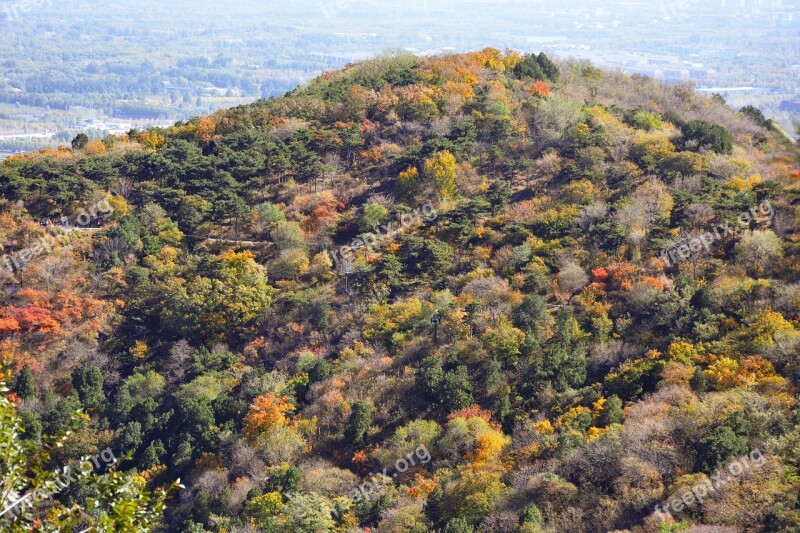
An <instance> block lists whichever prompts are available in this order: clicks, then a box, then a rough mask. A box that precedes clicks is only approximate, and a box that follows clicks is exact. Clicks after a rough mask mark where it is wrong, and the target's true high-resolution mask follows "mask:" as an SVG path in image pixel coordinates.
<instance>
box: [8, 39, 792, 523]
mask: <svg viewBox="0 0 800 533" xmlns="http://www.w3.org/2000/svg"><path fill="white" fill-rule="evenodd" d="M798 178H800V173H799V172H798V165H797V147H795V146H792V145H791V143H790V142H789V141H787V140H786V139H785V137H783V136H782V135H781V134H780V133H779V132H777V131H776V128H775V127H774V126H773V125H772V124H771V123H769V122H767V121H766V120H764V118H763V116H762V115H760V113H759V112H758V111H757V110H755V109H745V110H743V111H742V112H738V113H737V112H734V111H733V110H731V109H729V108H728V107H727V106H725V104H724V102H723V101H721V99H719V98H716V99H706V98H703V97H700V96H697V95H696V94H695V93H694V91H693V88H692V87H691V86H669V87H666V86H660V85H658V84H656V83H655V82H653V81H652V80H649V79H646V78H642V77H627V76H623V75H621V74H617V73H608V72H603V71H601V70H598V69H596V68H594V67H592V66H591V65H589V64H586V63H580V62H567V63H561V64H558V65H556V64H554V63H553V62H552V61H550V60H549V59H548V58H547V57H546V56H545V55H543V54H542V55H539V56H535V55H531V56H521V55H519V54H516V53H513V52H507V53H501V52H499V51H497V50H492V49H487V50H484V51H482V52H476V53H471V54H464V55H454V56H444V57H427V58H417V57H413V56H404V55H399V56H392V57H383V58H378V59H375V60H372V61H368V62H364V63H359V64H356V65H352V66H350V67H348V68H346V69H345V70H343V71H339V72H332V73H329V74H326V75H324V76H322V77H320V78H319V79H317V80H315V81H313V82H312V83H310V84H309V85H307V86H304V87H300V88H298V89H296V90H295V91H293V92H291V93H289V94H288V95H286V96H285V97H282V98H277V99H273V100H269V101H261V102H258V103H256V104H253V105H249V106H245V107H240V108H236V109H232V110H229V111H225V112H219V113H217V114H215V115H213V116H210V117H203V118H199V119H196V120H193V121H191V122H189V123H186V124H184V123H179V124H176V125H175V126H174V127H171V128H167V129H154V130H150V131H146V132H136V131H132V132H130V134H129V135H127V136H123V137H110V138H107V139H104V140H103V141H98V140H89V139H86V138H84V137H82V136H79V137H78V138H76V139H75V141H74V142H73V146H72V148H71V149H67V148H63V149H59V150H53V151H47V152H40V153H36V154H28V155H25V156H19V157H14V158H11V159H9V160H7V161H6V162H5V163H4V164H3V165H0V191H2V194H3V198H4V200H3V207H4V213H3V214H2V215H0V242H1V243H2V245H3V253H5V254H6V256H5V257H4V266H5V268H4V269H0V276H2V279H3V284H4V289H5V290H4V291H3V292H2V293H1V294H2V300H1V301H0V352H1V353H2V365H3V367H4V369H5V370H7V371H9V372H10V375H11V377H10V378H9V379H8V380H7V381H8V386H9V388H10V392H9V394H8V398H9V399H10V402H4V403H1V404H0V409H2V410H3V412H4V413H5V415H4V416H12V415H13V416H14V417H15V418H16V419H18V420H19V423H20V425H21V427H22V429H24V433H23V435H22V442H23V443H27V444H32V445H34V447H37V448H38V447H39V443H40V441H41V439H42V438H43V437H42V435H56V434H60V433H64V432H65V431H66V430H68V429H71V430H72V432H71V433H69V434H68V435H65V436H64V439H63V441H62V442H61V443H60V446H58V447H50V445H49V444H47V442H48V441H44V445H45V448H46V449H48V450H50V453H49V455H48V456H47V457H46V458H44V463H45V466H46V468H49V469H50V470H53V469H58V468H61V467H63V466H64V465H66V464H74V463H75V461H77V460H78V459H80V458H81V457H83V456H86V455H91V454H98V453H99V452H100V451H101V450H104V449H110V450H113V453H114V455H115V456H116V457H117V458H120V459H121V460H120V462H119V464H118V468H119V470H120V471H122V472H127V473H129V475H130V476H132V477H131V478H130V481H129V482H130V483H131V486H135V487H136V490H137V491H142V494H145V495H146V494H147V492H148V490H152V489H154V488H155V487H159V486H163V485H167V484H168V483H170V482H172V481H173V480H175V479H177V478H180V479H181V480H183V483H184V485H185V488H184V489H183V490H181V491H180V492H178V493H177V494H176V495H175V496H174V497H173V498H171V499H169V500H168V501H167V510H166V513H165V515H164V518H163V521H162V524H161V526H160V527H163V529H166V530H170V531H219V532H222V531H296V532H318V531H365V530H367V528H369V530H376V531H380V532H384V531H386V532H395V531H413V532H417V531H418V532H426V531H443V532H447V533H456V532H459V533H461V532H470V531H492V532H495V531H496V532H500V531H503V532H504V531H523V532H534V531H547V532H549V531H553V532H562V531H569V532H595V531H597V532H605V531H615V530H630V531H635V532H663V531H684V530H687V531H711V529H703V528H702V527H701V526H702V525H718V526H725V527H727V529H725V528H722V529H714V531H786V532H788V531H797V530H798V529H800V509H798V505H800V504H798V491H799V490H800V484H799V483H798V477H797V467H798V465H799V464H800V451H798V450H800V448H798V444H797V443H798V439H800V433H798V431H797V429H796V424H797V413H796V407H797V406H796V393H797V387H796V385H797V384H796V381H795V380H796V376H798V375H800V374H798V373H800V368H798V360H797V358H798V349H799V348H800V330H799V329H798V328H799V327H800V323H799V322H798V320H800V283H799V282H800V261H798V247H799V246H800V243H798V227H799V225H800V218H799V217H798V194H797V182H798ZM47 220H51V221H53V224H52V225H47ZM62 226H64V227H66V226H69V227H70V228H71V229H69V230H66V229H63V228H62ZM55 228H59V229H55ZM76 410H82V411H83V412H85V413H86V414H87V415H88V416H86V417H80V418H75V419H72V420H71V419H70V413H73V412H75V411H76ZM7 437H8V438H9V439H10V438H12V437H11V436H7ZM23 470H24V468H23ZM12 474H13V473H11V472H8V471H4V472H3V476H5V477H6V481H7V480H8V479H10V478H11V476H12ZM14 475H17V476H19V475H22V474H20V473H19V472H17V473H16V474H14ZM28 476H29V477H30V473H29V474H28ZM20 483H21V486H22V485H24V482H20ZM31 483H33V482H31ZM6 484H8V483H6ZM96 490H97V487H95V486H94V485H93V484H92V482H90V481H86V480H84V481H81V482H79V483H75V484H73V485H70V486H68V487H67V488H65V489H63V490H61V491H59V492H58V493H57V494H56V495H55V496H54V497H53V498H50V499H48V500H46V501H44V502H40V503H39V504H38V506H37V507H35V508H34V509H32V510H31V512H30V513H29V516H23V517H21V518H19V519H17V521H16V525H15V526H13V527H18V528H19V530H20V531H24V530H28V528H31V527H34V526H35V527H41V528H42V529H43V530H44V529H46V528H47V524H55V523H56V522H55V521H56V520H57V519H56V518H54V517H55V515H56V514H57V511H58V510H62V511H63V510H64V509H66V508H69V507H70V506H72V505H73V504H78V505H79V506H85V505H86V504H87V502H89V501H90V499H91V498H92V495H93V494H94V493H95V491H96ZM22 493H24V490H18V491H17V494H22ZM0 494H2V493H0ZM136 494H138V492H136ZM159 494H160V493H159ZM164 496H165V494H161V496H160V497H164ZM2 498H3V500H2V502H3V503H4V505H6V504H8V502H9V501H13V500H8V499H6V498H7V495H6V494H2ZM134 499H135V498H134ZM104 513H106V511H103V510H100V509H87V512H86V513H85V514H84V515H82V516H78V517H77V518H75V520H76V521H77V522H75V523H76V524H82V526H86V525H87V524H88V525H92V524H99V522H95V521H96V520H101V519H102V518H103V516H106V515H105V514H104ZM37 519H38V520H39V521H38V522H37V521H36V520H37ZM120 520H121V521H125V520H127V522H125V523H127V524H129V525H130V524H133V525H134V527H136V528H138V529H139V530H145V529H146V528H147V527H150V526H148V525H145V524H143V523H141V522H136V520H137V519H136V518H135V517H125V518H124V520H123V519H120ZM81 521H82V522H81ZM120 523H122V522H120ZM30 524H33V525H30ZM37 524H38V526H37ZM76 527H77V526H76ZM96 527H97V526H96ZM0 528H9V529H10V528H12V522H11V519H10V518H8V517H7V516H0Z"/></svg>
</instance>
